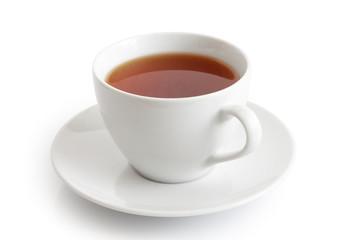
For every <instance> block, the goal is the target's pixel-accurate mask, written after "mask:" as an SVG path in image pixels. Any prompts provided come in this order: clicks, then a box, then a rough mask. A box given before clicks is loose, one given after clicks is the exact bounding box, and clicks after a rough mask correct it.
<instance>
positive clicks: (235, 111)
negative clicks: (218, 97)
mask: <svg viewBox="0 0 360 240" xmlns="http://www.w3.org/2000/svg"><path fill="white" fill-rule="evenodd" d="M221 114H222V115H225V116H226V115H231V116H233V117H235V118H237V119H238V120H239V121H240V122H241V124H242V125H243V126H244V129H245V133H246V143H245V146H244V147H243V148H242V149H241V150H239V151H235V152H230V153H219V154H214V155H213V156H211V157H210V159H209V161H210V163H220V162H225V161H230V160H234V159H237V158H240V157H243V156H245V155H247V154H249V153H251V152H252V151H254V149H255V148H256V147H257V146H258V144H259V143H260V140H261V136H262V129H261V124H260V121H259V119H258V117H257V116H256V114H255V113H254V112H253V111H252V110H251V109H250V108H248V107H246V106H227V107H225V108H223V109H222V110H221Z"/></svg>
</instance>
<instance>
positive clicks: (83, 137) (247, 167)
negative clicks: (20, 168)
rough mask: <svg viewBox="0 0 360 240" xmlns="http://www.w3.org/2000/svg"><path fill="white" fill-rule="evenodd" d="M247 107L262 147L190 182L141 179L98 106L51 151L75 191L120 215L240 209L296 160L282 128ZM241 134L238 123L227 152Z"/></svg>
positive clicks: (64, 133) (258, 109)
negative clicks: (259, 128) (259, 132)
mask: <svg viewBox="0 0 360 240" xmlns="http://www.w3.org/2000/svg"><path fill="white" fill-rule="evenodd" d="M248 107H249V108H251V109H252V110H253V111H254V112H255V113H256V114H257V116H258V118H259V119H260V122H261V125H262V128H263V137H262V141H261V143H260V145H259V147H258V148H257V149H256V150H255V151H254V152H253V153H252V154H250V155H247V156H245V157H243V158H242V159H240V160H236V161H230V162H227V163H222V164H218V165H216V166H215V167H214V169H213V170H212V171H211V172H210V173H209V174H207V175H206V176H204V177H202V178H200V179H198V180H195V181H192V182H187V183H179V184H164V183H158V182H154V181H151V180H148V179H146V178H143V177H142V176H140V175H139V174H138V173H137V172H135V171H134V170H133V168H132V167H130V166H129V164H128V162H127V160H126V159H125V158H124V156H123V155H122V153H121V152H120V150H119V149H118V148H117V146H116V145H115V143H114V142H113V141H112V139H111V137H110V135H109V134H108V132H107V130H106V128H105V126H104V124H103V121H102V118H101V116H100V113H99V111H98V107H97V106H92V107H90V108H88V109H86V110H85V111H83V112H81V113H79V114H78V115H76V116H75V117H74V118H72V119H71V120H70V121H69V122H68V123H67V124H65V126H64V127H63V128H62V129H61V130H60V131H59V133H58V134H57V136H56V138H55V140H54V142H53V146H52V150H51V156H52V162H53V166H54V168H55V170H56V172H57V174H58V175H59V177H60V178H61V179H62V180H63V181H64V183H65V184H66V185H67V186H68V187H70V188H71V189H72V190H73V191H74V192H76V193H77V194H79V195H80V196H82V197H84V198H86V199H88V200H90V201H92V202H94V203H97V204H99V205H102V206H104V207H107V208H111V209H114V210H117V211H122V212H127V213H132V214H138V215H147V216H162V217H179V216H194V215H201V214H207V213H213V212H217V211H221V210H225V209H229V208H232V207H235V206H239V205H241V204H244V203H246V202H248V201H250V200H252V199H255V198H256V197H259V196H260V195H262V194H264V193H265V192H267V191H268V190H269V189H271V188H272V187H274V186H276V185H277V184H278V183H279V182H280V180H282V179H283V177H284V176H285V175H286V173H287V172H288V170H289V167H290V166H291V163H292V162H293V150H294V149H293V140H292V138H291V135H290V133H289V132H288V130H287V128H286V127H285V126H284V124H283V123H282V122H281V121H280V120H278V119H277V118H276V117H275V116H274V115H272V114H271V113H270V112H268V111H266V110H265V109H263V108H261V107H259V106H257V105H255V104H252V103H248ZM241 131H243V129H242V128H241V127H239V124H238V123H237V122H236V121H235V124H234V131H233V133H234V134H233V136H232V137H231V138H230V140H231V141H229V143H228V147H227V150H232V149H237V148H238V146H239V144H241V139H238V138H237V137H238V136H240V135H241V134H239V132H241ZM139 151H141V149H139Z"/></svg>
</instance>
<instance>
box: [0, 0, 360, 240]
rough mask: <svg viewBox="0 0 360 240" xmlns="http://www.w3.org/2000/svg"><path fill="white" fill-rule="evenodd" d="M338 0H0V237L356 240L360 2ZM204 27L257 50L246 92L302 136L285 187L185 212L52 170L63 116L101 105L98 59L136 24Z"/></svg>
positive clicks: (140, 29)
mask: <svg viewBox="0 0 360 240" xmlns="http://www.w3.org/2000/svg"><path fill="white" fill-rule="evenodd" d="M357 2H358V1H356V0H354V1H351V0H338V1H332V0H327V1H320V0H303V1H285V0H284V1H281V0H272V1H260V0H248V1H226V0H221V1H219V0H218V1H211V0H208V1H196V0H191V1H186V0H181V1H178V0H175V1H157V0H151V1H139V0H128V1H120V0H117V1H107V0H102V1H76V0H71V1H70V0H63V1H39V0H31V1H25V0H24V1H17V0H13V1H10V0H1V1H0V26H1V27H0V35H1V37H0V77H1V85H0V111H1V117H0V119H1V122H0V123H1V125H0V143H1V145H0V146H1V150H0V160H1V168H0V179H1V180H0V194H1V198H0V203H1V205H0V222H1V224H0V226H1V230H0V238H1V239H28V238H34V239H277V240H279V239H359V238H360V229H359V227H360V226H359V225H360V194H359V190H360V187H359V185H360V152H359V148H360V108H359V103H360V93H359V92H360V85H359V82H360V7H359V6H358V5H357ZM164 31H182V32H195V33H202V34H207V35H212V36H215V37H219V38H222V39H225V40H227V41H230V42H232V43H234V44H235V45H238V46H239V47H240V48H242V49H243V50H244V51H245V52H246V53H247V55H248V56H249V58H250V60H251V62H252V86H251V93H250V99H249V100H250V101H252V102H254V103H256V104H259V105H261V106H263V107H264V108H266V109H268V110H269V111H271V112H272V113H274V114H276V115H277V116H278V117H279V118H280V119H281V120H282V121H283V122H284V123H285V124H286V125H287V126H288V127H289V129H290V130H291V131H292V134H293V136H294V137H295V140H296V145H297V153H296V164H295V166H294V168H293V169H292V171H291V172H290V175H289V176H288V178H287V179H286V181H285V182H283V183H282V184H281V185H280V186H279V187H278V188H276V189H275V190H273V191H271V192H270V193H268V194H267V195H265V196H263V197H261V198H260V199H257V200H255V201H253V202H251V203H248V204H246V205H243V206H240V207H237V208H235V209H231V210H227V211H225V212H221V213H215V214H210V215H205V216H198V217H187V218H170V219H169V218H152V217H141V216H134V215H129V214H124V213H119V212H115V211H113V210H109V209H106V208H103V207H100V206H97V205H95V204H93V203H91V202H88V201H86V200H83V199H82V198H80V197H78V196H77V195H75V194H74V193H72V192H71V191H70V190H69V189H68V188H66V187H65V186H64V185H63V184H62V182H61V181H60V179H59V178H58V177H57V176H56V174H55V173H54V171H53V169H52V167H51V163H50V146H51V143H52V140H53V138H54V136H55V134H56V133H57V131H58V130H59V128H60V127H61V126H62V125H63V124H64V123H65V122H66V121H67V120H69V119H70V118H71V117H72V116H74V115H76V114H77V113H78V112H79V111H81V110H83V109H85V108H87V107H89V106H91V105H93V104H95V103H96V100H95V96H94V91H93V86H92V73H91V67H92V66H91V65H92V61H93V58H94V57H95V55H96V54H97V52H98V51H99V50H101V49H102V48H103V47H105V46H107V45H109V44H111V43H113V42H115V41H117V40H120V39H123V38H127V37H129V36H133V35H138V34H143V33H150V32H164Z"/></svg>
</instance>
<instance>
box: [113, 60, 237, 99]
mask: <svg viewBox="0 0 360 240" xmlns="http://www.w3.org/2000/svg"><path fill="white" fill-rule="evenodd" d="M238 79H239V76H238V74H237V72H236V71H235V70H233V69H232V68H231V67H230V66H228V65H226V64H225V63H223V62H221V61H219V60H217V59H215V58H211V57H207V56H203V55H195V54H187V53H171V54H160V55H152V56H146V57H142V58H137V59H134V60H131V61H129V62H126V63H124V64H121V65H120V66H118V67H116V68H115V69H114V70H113V71H112V72H111V73H110V74H109V76H108V78H107V80H106V82H107V83H108V84H110V85H111V86H113V87H115V88H117V89H120V90H123V91H125V92H129V93H133V94H138V95H142V96H148V97H158V98H181V97H193V96H199V95H204V94H208V93H212V92H216V91H219V90H221V89H224V88H226V87H228V86H230V85H232V84H234V83H235V82H236V81H237V80H238Z"/></svg>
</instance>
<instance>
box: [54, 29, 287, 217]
mask: <svg viewBox="0 0 360 240" xmlns="http://www.w3.org/2000/svg"><path fill="white" fill-rule="evenodd" d="M174 52H177V53H178V52H186V53H193V54H200V55H206V56H210V57H213V58H217V59H220V60H221V61H223V62H225V63H227V64H229V65H231V66H232V67H233V68H234V69H235V70H236V71H237V72H238V73H239V77H240V80H238V81H237V82H235V83H234V84H232V85H231V86H228V87H226V88H225V89H222V90H219V91H216V92H211V93H209V94H204V95H200V96H193V97H184V98H157V97H149V96H142V95H136V94H132V93H128V92H125V91H122V90H119V89H117V88H114V87H113V86H110V85H109V84H108V83H107V82H106V77H107V75H108V73H109V72H110V71H111V70H112V69H114V68H115V67H116V66H118V65H120V64H123V63H125V62H128V61H130V60H132V59H134V58H139V57H142V56H149V55H154V54H164V53H174ZM248 69H249V63H248V60H247V58H246V56H245V55H244V53H243V52H242V51H241V50H240V49H238V48H237V47H235V46H234V45H232V44H230V43H227V42H225V41H223V40H220V39H217V38H213V37H209V36H203V35H198V34H191V33H155V34H147V35H142V36H137V37H132V38H128V39H125V40H122V41H120V42H117V43H115V44H113V45H111V46H109V47H107V48H105V49H104V50H102V51H101V52H100V53H99V54H98V55H97V57H96V58H95V61H94V65H93V73H94V86H95V93H96V97H97V102H98V104H97V105H95V106H91V107H89V108H87V109H85V110H84V111H82V112H80V113H79V114H77V115H76V116H74V117H73V118H72V119H70V120H69V121H68V122H67V123H66V124H65V125H64V126H63V127H62V128H61V129H60V131H59V132H58V134H57V135H56V137H55V139H54V142H53V144H52V148H51V160H52V164H53V167H54V169H55V171H56V173H57V175H58V176H59V177H60V179H61V180H62V181H63V182H64V183H65V185H67V186H68V187H69V188H70V189H71V190H72V191H74V192H75V193H77V194H78V195H80V196H81V197H83V198H85V199H87V200H89V201H92V202H94V203H96V204H99V205H101V206H104V207H107V208H110V209H113V210H116V211H120V212H125V213H130V214H136V215H144V216H157V217H183V216H196V215H203V214H208V213H214V212H219V211H222V210H226V209H230V208H233V207H236V206H240V205H242V204H244V203H247V202H249V201H251V200H253V199H255V198H257V197H259V196H261V195H263V194H265V193H266V192H268V191H269V190H271V189H272V188H273V187H275V186H277V185H278V184H279V183H280V182H281V181H282V180H283V179H284V177H285V176H286V175H287V173H288V172H289V169H290V168H291V166H292V163H293V159H294V142H293V139H292V136H291V134H290V132H289V130H288V129H287V127H286V126H285V125H284V124H283V123H282V122H281V121H280V120H279V119H278V118H277V117H276V116H274V114H272V113H271V112H269V111H268V110H266V109H264V108H262V107H260V106H258V105H256V104H254V103H251V102H248V101H247V96H248V91H249V76H248V75H249V74H248Z"/></svg>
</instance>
